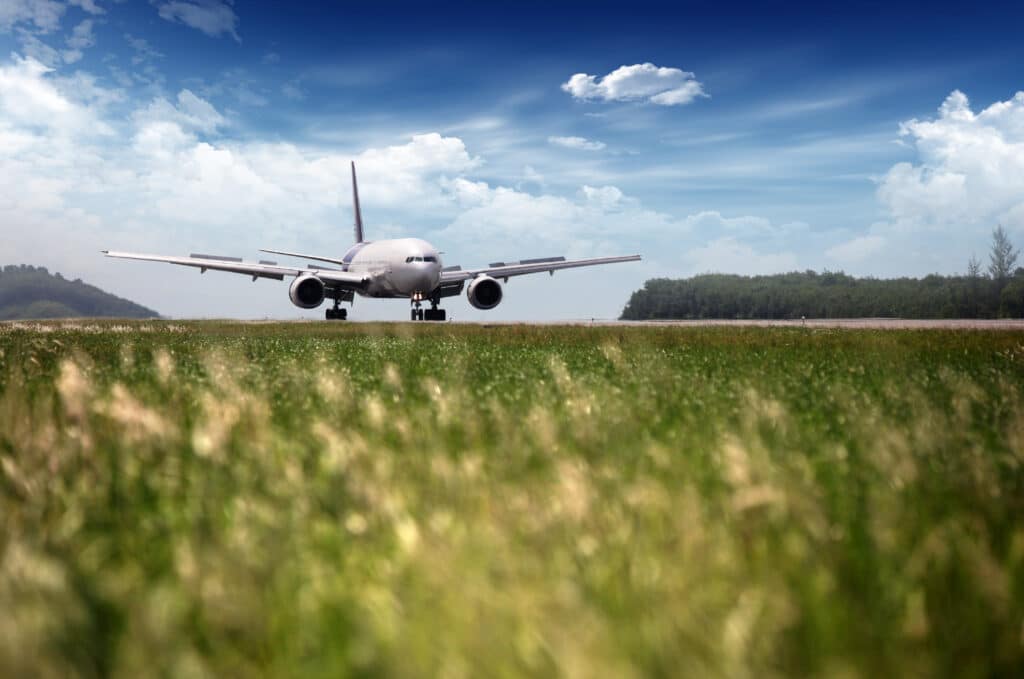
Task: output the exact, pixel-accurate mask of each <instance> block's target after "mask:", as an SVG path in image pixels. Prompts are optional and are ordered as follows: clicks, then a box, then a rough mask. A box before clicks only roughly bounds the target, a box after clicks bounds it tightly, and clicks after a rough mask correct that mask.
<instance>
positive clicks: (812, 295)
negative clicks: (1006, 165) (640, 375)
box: [621, 226, 1024, 320]
mask: <svg viewBox="0 0 1024 679" xmlns="http://www.w3.org/2000/svg"><path fill="white" fill-rule="evenodd" d="M1017 254H1018V253H1017V251H1016V250H1015V249H1014V248H1013V246H1012V244H1011V243H1010V240H1009V237H1008V236H1007V234H1006V232H1005V231H1004V230H1003V228H1002V227H1001V226H999V227H997V228H996V229H995V230H994V231H993V232H992V250H991V252H990V254H989V265H988V270H987V271H986V272H983V271H982V268H981V262H979V261H978V260H977V258H975V257H973V256H972V257H971V259H970V261H969V262H968V265H967V274H966V275H964V276H939V275H936V274H933V275H930V276H925V277H924V278H892V279H879V278H854V277H853V276H848V275H846V274H845V273H843V272H841V271H839V272H832V271H825V272H823V273H816V272H814V271H804V272H802V273H801V272H793V273H786V274H776V275H772V276H736V275H724V274H707V275H703V276H694V277H693V278H685V279H682V280H674V279H668V278H656V279H653V280H649V281H647V282H646V283H645V284H644V287H643V289H641V290H637V291H636V292H634V293H633V296H632V297H631V298H630V300H629V302H628V303H627V304H626V308H625V309H624V310H623V312H622V316H621V318H622V319H624V320H655V319H686V318H740V319H742V318H769V319H770V318H779V319H785V318H801V317H807V318H878V317H894V318H1022V317H1024V268H1017V269H1014V265H1015V264H1016V261H1017Z"/></svg>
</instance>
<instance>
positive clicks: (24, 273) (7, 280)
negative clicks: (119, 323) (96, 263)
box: [0, 264, 160, 320]
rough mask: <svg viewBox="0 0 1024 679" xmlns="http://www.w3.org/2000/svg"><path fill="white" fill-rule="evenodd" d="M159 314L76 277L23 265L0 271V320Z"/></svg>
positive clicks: (122, 316) (153, 315) (8, 267)
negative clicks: (68, 278) (70, 279)
mask: <svg viewBox="0 0 1024 679" xmlns="http://www.w3.org/2000/svg"><path fill="white" fill-rule="evenodd" d="M159 316H160V314H158V313H157V312H155V311H153V310H152V309H147V308H146V307H144V306H140V305H138V304H136V303H134V302H129V301H128V300H126V299H121V298H120V297H115V296H114V295H111V294H110V293H107V292H103V291H102V290H100V289H99V288H97V287H95V286H93V285H89V284H87V283H83V282H82V281H81V280H80V279H78V280H73V281H69V280H67V279H66V278H64V277H63V276H61V275H60V274H59V273H57V274H51V273H50V272H49V271H47V270H46V269H45V268H43V267H36V266H29V265H27V264H21V265H13V264H11V265H8V266H5V267H3V269H2V270H0V320H11V319H34V318H78V317H88V318H95V317H112V318H157V317H159Z"/></svg>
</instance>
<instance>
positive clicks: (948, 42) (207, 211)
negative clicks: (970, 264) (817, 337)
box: [0, 0, 1024, 319]
mask: <svg viewBox="0 0 1024 679" xmlns="http://www.w3.org/2000/svg"><path fill="white" fill-rule="evenodd" d="M1022 19H1024V6H1022V5H1021V4H1020V3H1019V2H1018V3H999V2H995V3H981V4H979V5H978V6H977V7H970V8H966V9H964V8H961V9H957V10H953V9H945V8H942V7H940V6H938V5H936V4H935V3H929V4H918V5H914V4H902V5H898V6H894V5H892V4H891V3H880V2H879V3H856V4H853V5H848V6H844V7H843V8H841V9H832V8H824V9H823V8H822V6H821V5H812V6H808V7H802V6H799V5H797V4H781V3H778V4H777V3H757V4H753V5H742V4H733V3H721V2H719V3H673V4H671V5H664V6H659V5H647V4H644V3H628V4H623V3H616V4H612V3H593V2H591V3H579V4H565V5H561V6H560V7H558V8H554V9H553V8H552V7H550V6H548V4H547V3H521V4H517V5H516V6H515V7H514V8H510V9H495V8H492V7H490V6H489V4H488V3H464V4H456V5H447V6H442V5H440V4H436V3H431V4H422V3H421V4H417V5H412V6H405V5H403V4H401V3H362V4H361V5H359V6H358V7H356V8H351V7H345V6H344V3H305V4H302V5H301V6H299V7H292V6H288V7H287V8H286V9H285V8H284V5H282V4H281V3H275V2H260V3H248V2H242V1H239V2H235V3H231V2H223V1H219V0H202V1H198V0H153V1H151V2H144V1H141V0H137V1H136V0H129V1H126V2H113V1H106V2H105V1H104V0H71V2H62V1H60V0H0V260H2V262H3V263H8V262H28V263H35V264H41V265H45V266H47V267H49V268H50V269H51V270H57V271H61V272H62V273H64V274H65V275H68V276H71V277H82V278H84V279H86V280H88V281H90V282H94V283H96V284H98V285H100V286H102V287H104V288H106V289H108V290H111V291H113V292H116V293H118V294H121V295H124V296H127V297H129V298H132V299H135V300H137V301H139V302H141V303H144V304H147V305H148V306H151V307H153V308H156V309H158V310H160V311H161V312H163V313H165V314H169V315H174V316H238V317H261V316H270V317H282V318H291V317H300V316H311V315H312V312H302V311H300V310H298V309H296V308H294V307H292V306H290V304H289V303H288V301H287V296H286V291H285V287H284V286H283V285H281V284H278V283H275V282H268V281H259V282H257V283H251V282H249V281H248V279H245V278H243V277H232V276H230V275H226V274H207V275H205V276H200V275H199V274H197V273H196V272H194V271H191V270H179V269H175V268H172V267H164V266H159V265H153V264H145V263H127V262H114V261H111V260H106V259H103V258H102V257H100V256H99V255H98V253H97V251H98V250H100V249H104V248H112V249H129V250H139V251H147V252H160V253H167V254H180V253H188V252H215V253H222V254H228V255H239V256H245V257H255V256H256V255H257V252H256V250H257V249H258V248H259V247H272V248H281V249H294V250H303V251H320V252H326V253H331V252H341V251H343V250H344V249H345V247H347V245H348V244H349V241H350V239H351V214H350V197H349V186H348V178H347V174H346V168H347V162H348V160H349V159H355V160H356V161H357V163H358V165H359V170H360V179H361V182H360V184H361V186H360V188H361V192H362V195H363V201H364V205H363V208H364V217H365V220H366V223H367V230H368V236H369V237H377V238H380V237H391V236H407V235H408V236H411V235H414V236H420V237H425V238H427V239H428V240H430V241H431V242H433V243H435V244H436V245H437V246H438V247H439V248H441V249H442V250H443V251H444V252H445V259H446V263H460V264H463V265H477V264H483V263H486V262H489V261H496V260H510V259H517V258H522V257H532V256H546V255H556V254H565V255H568V256H593V255H605V254H631V253H634V252H639V253H641V254H643V255H644V257H645V260H644V262H643V263H642V264H630V265H622V266H617V267H607V268H603V269H600V270H598V269H595V270H586V271H577V272H565V273H562V274H559V275H557V276H556V277H555V278H554V279H549V278H548V277H546V276H544V277H538V278H537V279H530V280H528V279H520V280H514V281H512V282H511V283H510V285H509V286H508V289H507V290H506V301H505V302H504V303H503V304H502V305H501V306H499V307H498V308H497V309H495V310H494V311H491V312H486V313H484V312H476V311H474V310H472V309H471V308H470V307H469V305H468V304H467V303H466V302H465V301H464V300H457V301H452V302H449V304H448V307H449V310H450V313H451V314H452V315H453V316H454V317H455V318H457V319H459V318H464V319H468V318H478V317H479V318H483V317H486V318H504V319H531V318H543V319H551V318H580V317H588V318H589V317H613V316H615V315H617V314H618V312H619V311H620V310H621V308H622V305H623V304H624V303H625V301H626V299H627V298H628V295H629V293H630V292H631V291H632V290H633V289H635V288H636V287H639V286H640V285H641V284H642V282H643V281H644V280H645V279H647V278H650V277H653V276H673V277H678V276H686V275H692V274H696V273H702V272H709V271H715V272H734V273H748V274H750V273H771V272H778V271H787V270H794V269H806V268H813V269H818V270H821V269H825V268H828V269H833V270H836V269H843V270H845V271H847V272H850V273H854V274H860V275H874V276H895V275H922V274H926V273H929V272H940V273H954V272H958V271H963V270H964V268H965V266H966V262H967V259H968V257H969V256H970V255H971V253H972V252H975V253H977V254H978V255H979V256H981V257H984V255H985V253H986V250H987V246H988V239H989V236H990V233H991V229H992V227H993V226H994V225H995V224H996V223H1002V224H1003V225H1004V226H1005V227H1006V228H1007V230H1008V231H1009V232H1010V234H1011V236H1012V237H1013V238H1014V239H1015V241H1016V242H1017V243H1018V244H1019V245H1022V244H1024V94H1020V91H1021V90H1024V75H1022V74H1024V68H1022V66H1024V41H1022V40H1021V38H1020V27H1021V26H1022V25H1024V22H1022ZM404 314H405V311H404V307H403V305H402V304H401V303H396V302H390V303H388V302H373V301H366V300H359V301H357V303H356V310H355V315H356V316H358V317H362V318H403V317H404Z"/></svg>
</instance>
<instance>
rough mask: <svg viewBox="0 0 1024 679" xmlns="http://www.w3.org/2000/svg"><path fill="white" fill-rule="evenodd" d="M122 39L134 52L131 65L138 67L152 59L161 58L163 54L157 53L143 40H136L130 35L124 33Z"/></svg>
mask: <svg viewBox="0 0 1024 679" xmlns="http://www.w3.org/2000/svg"><path fill="white" fill-rule="evenodd" d="M124 39H125V40H126V41H127V42H128V45H129V47H131V48H132V50H133V51H134V52H135V54H134V55H133V56H132V65H133V66H138V65H140V64H143V63H146V62H148V61H151V60H153V59H160V58H163V56H164V55H163V54H162V53H161V52H158V51H157V50H156V49H155V48H154V47H153V46H152V45H150V44H149V42H147V41H146V39H145V38H136V37H135V36H133V35H132V34H131V33H125V34H124Z"/></svg>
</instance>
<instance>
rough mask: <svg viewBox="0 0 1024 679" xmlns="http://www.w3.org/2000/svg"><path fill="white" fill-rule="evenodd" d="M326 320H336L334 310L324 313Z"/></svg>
mask: <svg viewBox="0 0 1024 679" xmlns="http://www.w3.org/2000/svg"><path fill="white" fill-rule="evenodd" d="M324 318H326V319H327V320H328V321H333V320H334V309H328V310H327V311H325V312H324Z"/></svg>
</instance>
